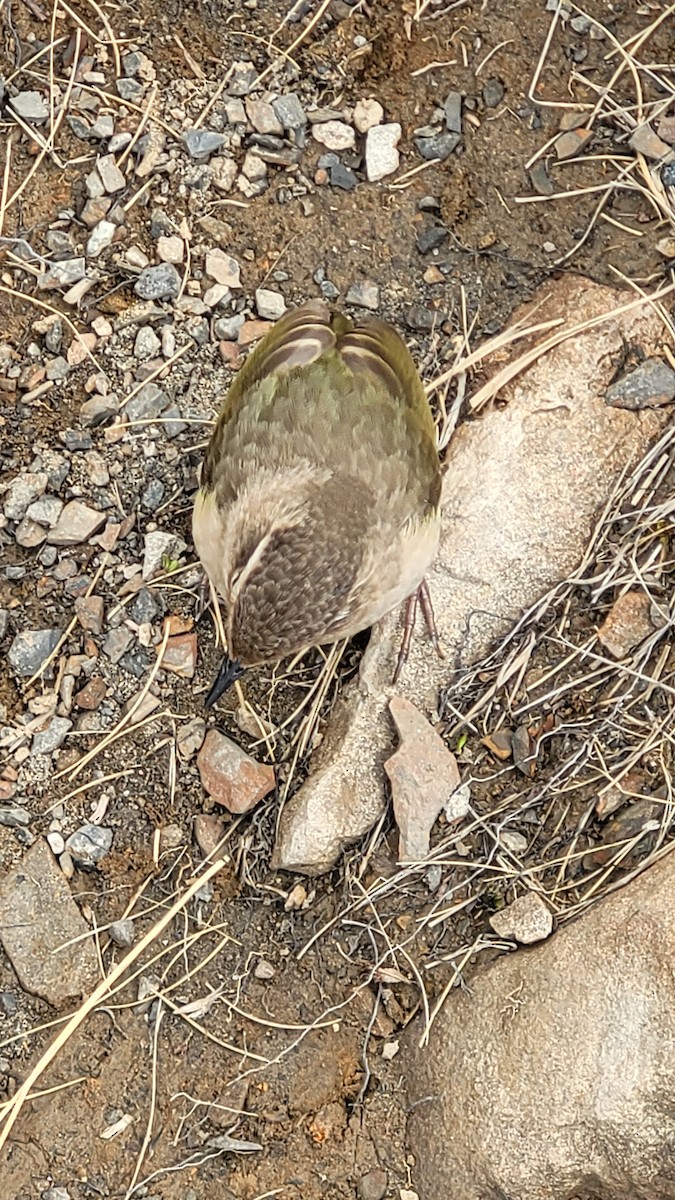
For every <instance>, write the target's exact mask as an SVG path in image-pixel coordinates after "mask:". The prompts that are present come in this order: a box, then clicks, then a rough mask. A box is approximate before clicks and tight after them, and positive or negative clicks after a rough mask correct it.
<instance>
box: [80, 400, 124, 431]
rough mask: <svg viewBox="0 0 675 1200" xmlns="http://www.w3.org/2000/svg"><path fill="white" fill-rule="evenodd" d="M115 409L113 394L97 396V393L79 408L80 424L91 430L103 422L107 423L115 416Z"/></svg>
mask: <svg viewBox="0 0 675 1200" xmlns="http://www.w3.org/2000/svg"><path fill="white" fill-rule="evenodd" d="M117 407H118V402H117V396H116V395H115V393H114V392H109V393H108V395H107V396H99V395H98V393H97V394H96V395H94V396H91V397H90V398H89V400H85V401H84V404H82V405H81V406H80V419H81V421H82V424H83V425H87V426H90V427H91V428H95V426H97V425H102V424H103V422H104V421H109V420H110V418H111V417H114V416H115V414H116V412H117Z"/></svg>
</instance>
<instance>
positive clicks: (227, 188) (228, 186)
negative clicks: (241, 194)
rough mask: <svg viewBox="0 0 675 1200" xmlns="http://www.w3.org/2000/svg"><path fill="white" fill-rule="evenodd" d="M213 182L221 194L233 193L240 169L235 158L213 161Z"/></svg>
mask: <svg viewBox="0 0 675 1200" xmlns="http://www.w3.org/2000/svg"><path fill="white" fill-rule="evenodd" d="M211 171H212V180H213V185H214V187H217V188H218V191H219V192H231V191H232V188H233V187H234V184H235V180H236V178H237V175H238V174H239V169H238V167H237V164H236V162H235V161H234V159H233V158H214V159H212V161H211Z"/></svg>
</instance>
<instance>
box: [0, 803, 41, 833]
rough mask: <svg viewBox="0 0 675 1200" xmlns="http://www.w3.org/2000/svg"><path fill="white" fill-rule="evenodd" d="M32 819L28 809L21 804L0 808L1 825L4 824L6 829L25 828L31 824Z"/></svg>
mask: <svg viewBox="0 0 675 1200" xmlns="http://www.w3.org/2000/svg"><path fill="white" fill-rule="evenodd" d="M32 819H33V818H32V816H31V814H30V813H29V811H28V809H27V808H23V807H22V806H21V805H20V804H12V805H10V806H9V807H7V808H0V825H4V827H5V829H21V828H24V829H25V828H26V827H27V826H28V825H30V823H31V821H32Z"/></svg>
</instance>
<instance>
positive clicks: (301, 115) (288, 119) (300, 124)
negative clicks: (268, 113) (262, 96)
mask: <svg viewBox="0 0 675 1200" xmlns="http://www.w3.org/2000/svg"><path fill="white" fill-rule="evenodd" d="M272 108H273V109H274V111H275V113H276V114H277V116H278V118H279V120H280V122H281V124H282V125H283V127H284V129H288V130H291V129H292V130H297V129H304V128H305V125H306V124H307V115H306V113H305V110H304V108H303V107H302V104H301V102H300V97H299V96H297V95H296V94H295V92H289V93H288V95H286V96H279V97H278V99H277V100H273V101H272Z"/></svg>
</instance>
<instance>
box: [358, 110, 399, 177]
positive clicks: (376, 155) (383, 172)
mask: <svg viewBox="0 0 675 1200" xmlns="http://www.w3.org/2000/svg"><path fill="white" fill-rule="evenodd" d="M400 139H401V126H400V125H399V124H398V123H397V122H394V123H392V124H391V125H375V126H374V127H373V128H372V129H369V131H368V133H367V135H366V176H367V178H368V182H369V183H377V182H378V180H380V179H384V178H385V177H386V176H387V175H392V174H393V172H394V171H397V170H398V165H399V162H400V158H401V156H400V154H399V152H398V150H397V146H398V143H399V141H400Z"/></svg>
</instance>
